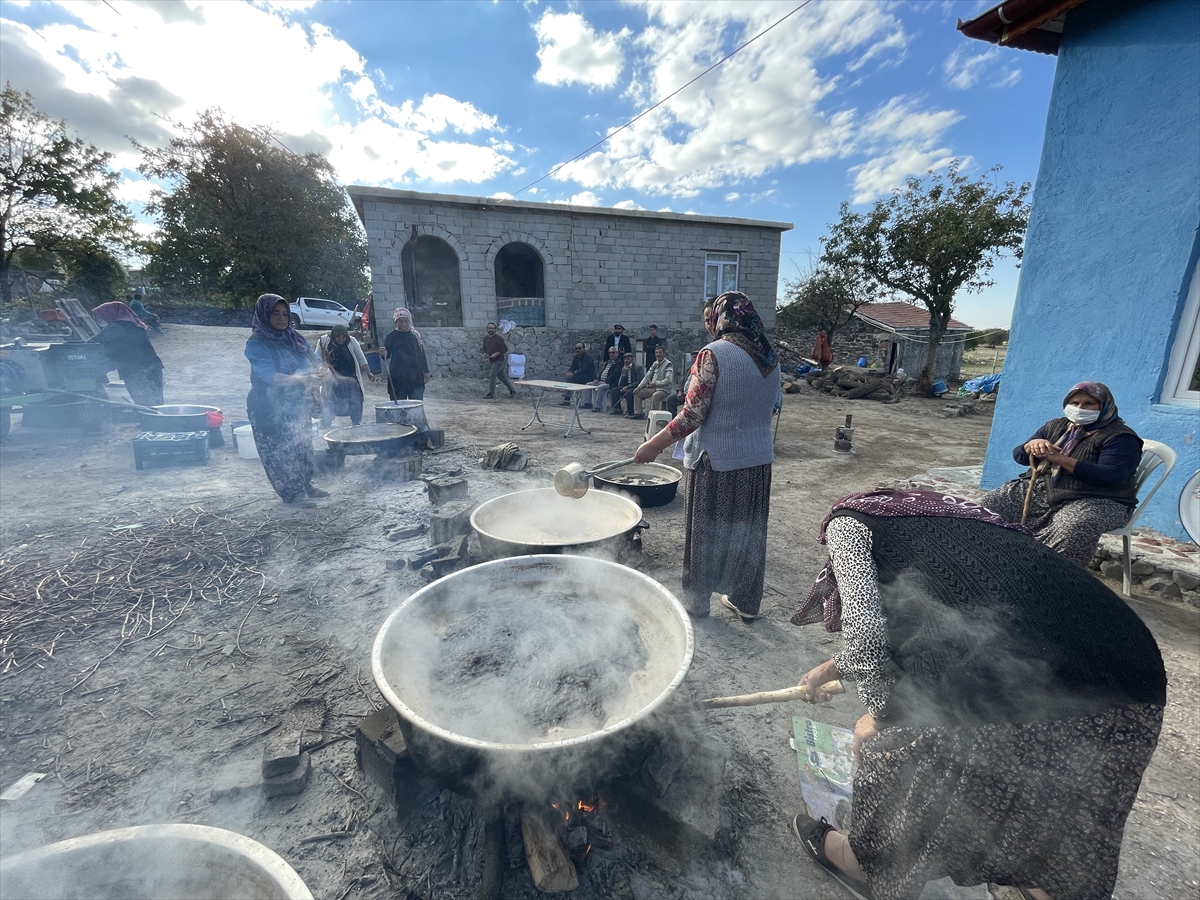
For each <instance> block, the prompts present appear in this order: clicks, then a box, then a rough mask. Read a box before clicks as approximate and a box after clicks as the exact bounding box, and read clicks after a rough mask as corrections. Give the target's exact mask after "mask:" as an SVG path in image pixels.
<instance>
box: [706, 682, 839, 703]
mask: <svg viewBox="0 0 1200 900" xmlns="http://www.w3.org/2000/svg"><path fill="white" fill-rule="evenodd" d="M845 692H846V689H845V687H843V686H842V683H841V682H840V681H827V682H825V683H824V684H823V685H821V686H820V687H819V688H817V700H818V702H823V701H825V700H828V699H830V698H831V697H832V696H833V695H834V694H844V693H845ZM803 699H804V688H802V687H800V685H796V686H795V687H790V688H784V689H783V690H781V691H760V692H759V693H757V694H738V695H736V696H734V697H712V698H711V699H709V700H701V701H700V705H701V706H704V707H706V708H708V709H725V708H727V707H730V706H761V705H762V704H764V703H786V702H787V701H789V700H803Z"/></svg>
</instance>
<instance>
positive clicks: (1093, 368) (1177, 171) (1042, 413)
mask: <svg viewBox="0 0 1200 900" xmlns="http://www.w3.org/2000/svg"><path fill="white" fill-rule="evenodd" d="M959 29H960V30H961V31H962V32H963V33H964V34H965V35H967V36H968V37H972V38H975V39H979V40H986V41H990V42H991V43H995V44H999V45H1000V46H1009V47H1014V48H1017V49H1023V50H1033V51H1036V52H1042V53H1057V55H1058V64H1057V68H1056V71H1055V75H1054V89H1053V93H1052V95H1051V100H1050V110H1049V113H1048V115H1047V119H1046V136H1045V141H1044V144H1043V147H1042V158H1041V163H1040V167H1039V169H1038V176H1037V183H1036V187H1035V189H1034V194H1033V202H1032V210H1031V216H1030V220H1029V231H1028V233H1027V235H1026V239H1025V257H1024V260H1023V262H1022V267H1021V278H1020V284H1019V287H1018V289H1017V299H1016V307H1015V309H1014V311H1013V324H1012V334H1011V338H1010V341H1009V349H1008V357H1007V359H1006V361H1005V365H1004V384H1003V388H1002V389H1001V391H1000V396H999V399H998V401H997V404H996V412H995V419H994V423H993V425H992V435H991V440H990V442H989V443H988V450H987V457H986V459H985V461H984V470H983V483H982V485H983V487H985V488H988V489H990V488H994V487H996V486H997V485H999V484H1001V483H1002V482H1004V481H1006V480H1008V479H1010V478H1014V477H1016V475H1018V474H1019V469H1018V466H1017V465H1016V463H1014V462H1013V459H1012V455H1011V453H1012V448H1013V447H1015V446H1016V445H1017V444H1020V443H1022V442H1023V441H1025V440H1026V439H1028V437H1029V436H1030V435H1031V434H1033V432H1034V431H1035V430H1036V429H1037V428H1038V426H1039V425H1041V424H1042V423H1043V422H1044V421H1045V420H1047V419H1050V418H1053V417H1055V416H1057V415H1060V413H1059V410H1060V409H1061V407H1060V403H1061V401H1062V398H1063V396H1064V395H1065V394H1066V393H1067V391H1068V390H1069V389H1070V387H1071V385H1072V384H1074V383H1076V382H1079V381H1085V380H1095V381H1103V382H1104V383H1105V384H1107V385H1108V386H1109V387H1110V388H1111V389H1112V391H1113V394H1114V395H1115V396H1116V398H1117V405H1118V407H1119V409H1120V414H1121V417H1122V418H1123V419H1124V420H1125V422H1126V423H1127V424H1128V425H1129V426H1130V427H1131V428H1133V429H1134V430H1136V431H1137V432H1138V434H1139V435H1141V436H1142V437H1143V438H1151V439H1154V440H1158V441H1162V442H1163V443H1165V444H1167V445H1168V446H1169V447H1171V448H1172V449H1174V450H1175V452H1176V453H1177V454H1178V455H1179V461H1178V462H1177V463H1176V468H1175V471H1174V472H1173V473H1172V474H1171V477H1170V479H1169V480H1168V481H1167V483H1166V484H1164V485H1163V487H1162V488H1161V489H1160V491H1159V492H1158V494H1157V495H1156V496H1155V498H1154V501H1153V503H1152V504H1151V505H1150V506H1149V507H1148V508H1147V510H1146V512H1145V513H1144V514H1143V516H1142V518H1141V519H1140V520H1139V522H1138V525H1139V527H1140V526H1146V527H1149V528H1153V529H1155V530H1157V531H1159V532H1162V533H1163V534H1166V535H1169V536H1171V537H1176V538H1183V539H1186V534H1185V533H1184V531H1183V528H1182V526H1181V525H1180V522H1179V514H1178V500H1179V495H1180V492H1181V491H1182V489H1183V485H1184V482H1185V481H1187V479H1188V478H1189V477H1190V476H1191V475H1192V473H1193V472H1195V471H1196V470H1197V468H1198V467H1200V448H1198V447H1197V437H1198V435H1197V432H1198V430H1200V371H1198V370H1197V357H1198V355H1200V281H1198V279H1200V275H1197V257H1198V256H1200V2H1195V0H1141V2H1138V0H1009V2H1007V3H1003V4H1001V5H1000V6H997V7H995V8H993V9H990V10H988V11H987V12H985V13H983V14H982V15H980V16H977V17H976V18H975V19H972V20H971V21H970V22H960V23H959Z"/></svg>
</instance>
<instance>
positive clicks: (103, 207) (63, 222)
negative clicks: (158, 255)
mask: <svg viewBox="0 0 1200 900" xmlns="http://www.w3.org/2000/svg"><path fill="white" fill-rule="evenodd" d="M111 159H112V154H110V153H105V152H103V151H102V150H100V149H98V148H96V147H94V146H92V145H91V144H87V143H84V142H83V141H82V140H80V139H79V138H78V137H75V138H72V137H70V136H68V134H67V123H66V122H63V121H58V122H56V121H54V120H53V119H51V118H50V117H49V116H47V115H46V114H45V113H43V112H42V111H41V110H39V109H38V108H37V106H35V105H34V101H33V96H32V95H31V94H29V93H24V94H23V93H21V92H20V91H18V90H16V89H15V88H13V86H12V85H11V84H7V83H6V84H5V86H4V91H3V93H2V94H0V299H3V301H4V303H6V304H7V303H10V302H12V282H13V275H14V271H15V270H14V268H13V261H14V258H15V257H16V256H17V255H18V254H19V253H21V252H22V251H39V252H49V253H55V254H57V253H58V252H59V251H69V250H71V249H72V248H74V249H77V248H78V247H80V246H83V245H87V246H90V247H93V248H99V249H100V250H102V251H103V252H105V253H108V254H109V255H110V256H111V254H112V251H114V250H119V249H121V248H124V247H127V246H129V245H130V242H131V241H132V238H133V218H132V217H131V216H130V214H129V210H128V209H127V208H126V207H125V206H124V204H122V203H121V202H120V201H119V200H117V198H116V195H115V193H114V191H115V188H116V185H117V173H116V172H114V171H113V170H112V167H111V166H110V165H109V161H110V160H111Z"/></svg>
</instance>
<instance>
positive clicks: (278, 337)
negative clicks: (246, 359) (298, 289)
mask: <svg viewBox="0 0 1200 900" xmlns="http://www.w3.org/2000/svg"><path fill="white" fill-rule="evenodd" d="M276 303H284V304H286V303H287V301H286V300H284V299H283V298H282V297H280V296H279V295H278V294H263V295H262V296H261V297H259V298H258V302H257V303H256V304H254V324H253V326H252V334H251V336H252V337H254V338H256V339H257V340H259V341H261V342H262V343H264V344H266V345H267V346H268V347H269V346H270V345H271V344H278V345H279V346H282V347H287V348H288V349H289V350H295V351H296V352H297V353H304V354H307V353H309V347H308V341H306V340H305V339H304V335H302V334H301V333H300V332H298V331H297V330H296V329H295V328H293V327H292V323H291V321H290V316H289V322H288V327H287V330H286V331H280V330H278V329H277V328H275V327H273V326H272V325H271V310H273V309H274V308H275V304H276Z"/></svg>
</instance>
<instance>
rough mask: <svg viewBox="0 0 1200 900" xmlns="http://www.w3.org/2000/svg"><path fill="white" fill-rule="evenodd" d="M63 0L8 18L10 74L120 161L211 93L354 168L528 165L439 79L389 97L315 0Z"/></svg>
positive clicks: (232, 115) (2, 40)
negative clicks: (53, 7) (93, 0)
mask: <svg viewBox="0 0 1200 900" xmlns="http://www.w3.org/2000/svg"><path fill="white" fill-rule="evenodd" d="M60 5H61V6H63V8H64V9H66V10H67V11H68V12H69V13H70V15H69V16H67V17H60V18H62V19H63V20H62V21H60V22H57V23H53V24H49V25H46V26H43V27H41V28H39V29H37V30H34V29H32V28H29V27H28V26H26V25H24V24H22V23H19V22H16V21H13V20H9V19H4V20H3V23H2V25H3V27H0V52H2V53H3V56H4V59H5V75H6V77H7V78H10V79H11V80H12V81H13V83H14V86H16V87H18V88H20V89H22V90H29V91H30V92H31V93H33V95H34V97H35V98H36V100H37V102H38V105H39V106H40V107H41V108H42V109H44V110H45V111H46V112H47V113H49V114H50V115H52V116H54V117H55V118H58V117H62V118H66V119H67V120H68V122H69V123H70V125H71V127H72V128H74V129H76V130H78V131H79V133H80V134H81V135H82V136H83V137H84V138H86V139H87V140H90V141H92V142H93V143H95V144H97V145H98V146H100V147H101V148H103V149H106V150H109V151H111V152H114V153H117V154H118V159H117V160H116V161H115V162H116V163H117V164H118V165H119V166H120V167H123V168H132V167H133V166H135V165H136V160H137V156H136V154H134V153H132V152H131V148H130V146H129V143H128V141H127V140H126V139H125V138H126V135H128V136H131V137H134V138H136V139H138V140H140V141H142V142H143V143H147V144H151V145H156V146H157V145H162V144H164V143H165V142H166V141H167V140H168V139H169V138H170V136H171V134H172V133H173V127H172V126H171V125H170V124H169V123H168V121H167V119H170V120H174V121H177V122H182V123H184V124H188V123H190V122H192V121H194V120H195V117H196V115H197V114H198V113H200V112H201V111H202V110H204V109H206V108H209V107H220V108H221V109H222V110H223V111H224V113H225V115H226V117H227V118H228V119H230V120H232V121H235V122H238V123H241V124H246V125H253V124H261V125H267V126H270V127H271V128H273V129H275V130H276V131H277V132H278V133H279V134H280V138H281V140H282V141H283V142H284V143H285V144H287V146H289V147H291V148H292V149H295V150H297V151H300V152H303V151H305V150H317V151H319V152H322V153H324V154H325V155H326V156H328V157H329V159H330V161H331V162H332V163H333V165H334V167H335V168H336V169H337V171H338V174H339V177H340V178H341V179H342V180H343V181H345V182H355V181H363V182H367V183H372V184H384V185H388V184H404V183H411V182H413V181H415V180H429V181H434V182H437V183H439V184H442V183H447V182H451V181H461V182H468V183H478V182H481V181H485V180H487V179H489V178H492V177H494V176H495V175H497V174H498V173H500V172H503V171H505V170H508V169H511V168H513V167H514V166H515V162H514V160H513V159H512V157H511V155H510V153H511V146H510V145H508V144H506V143H504V142H503V141H497V140H496V135H497V133H499V132H500V131H501V129H500V127H499V124H498V122H497V119H496V117H495V116H494V115H490V114H488V113H487V112H485V111H483V110H480V109H478V108H476V107H475V106H473V105H472V104H470V103H467V102H464V101H461V100H458V99H455V98H453V97H449V96H446V95H445V94H438V93H434V94H429V95H426V96H424V97H421V98H412V99H407V100H403V101H402V102H400V103H398V104H392V103H388V102H386V101H385V100H383V99H382V98H381V97H380V96H379V93H378V89H377V87H376V81H375V76H374V75H373V74H368V72H367V71H366V63H365V60H364V59H363V58H362V57H361V56H360V55H359V54H358V53H357V52H356V51H355V50H354V49H353V48H352V47H351V46H350V45H349V44H347V43H346V42H345V41H342V40H340V39H339V38H337V37H336V36H334V35H333V33H332V32H331V31H330V30H329V29H328V28H326V27H325V26H324V25H321V24H319V23H313V22H307V23H305V22H301V21H299V20H298V19H297V18H296V16H295V13H296V12H298V11H302V10H304V9H305V8H307V7H308V6H309V5H311V3H309V2H308V0H297V2H290V0H288V2H278V0H269V2H261V3H258V4H256V5H251V4H248V3H229V2H203V3H192V4H190V5H189V4H183V3H179V4H146V3H136V2H127V0H113V2H112V5H111V7H110V6H109V5H108V4H90V3H89V4H83V3H65V2H64V3H61V4H60ZM264 48H270V52H264ZM130 190H132V188H130Z"/></svg>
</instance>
